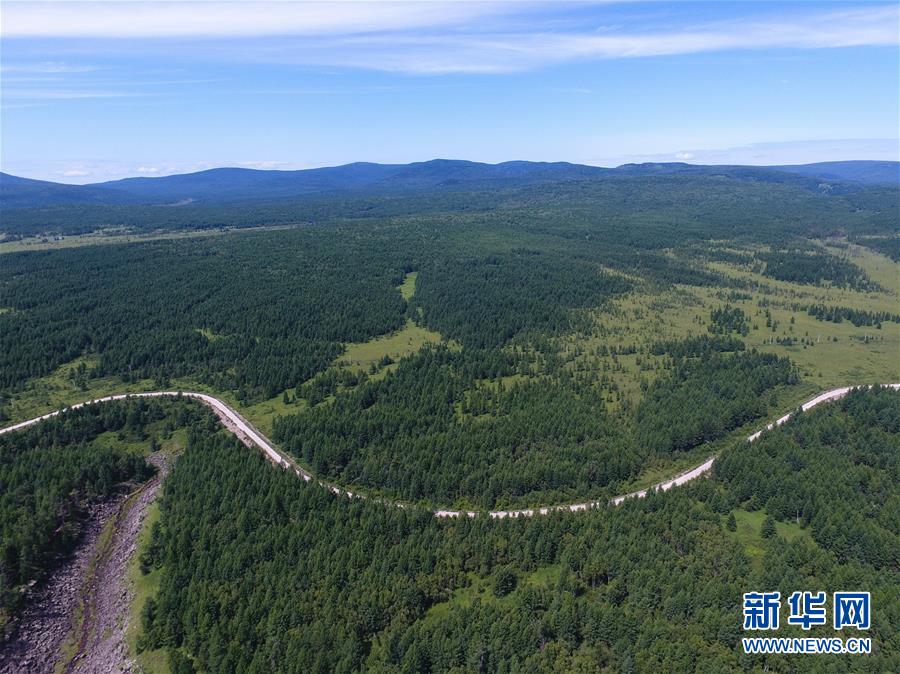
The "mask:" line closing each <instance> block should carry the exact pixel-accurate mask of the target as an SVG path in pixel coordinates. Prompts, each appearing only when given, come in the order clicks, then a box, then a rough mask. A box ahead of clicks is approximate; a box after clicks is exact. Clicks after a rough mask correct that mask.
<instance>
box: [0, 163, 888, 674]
mask: <svg viewBox="0 0 900 674" xmlns="http://www.w3.org/2000/svg"><path fill="white" fill-rule="evenodd" d="M726 173H727V172H726ZM755 175H756V174H754V173H753V172H751V173H750V174H748V175H743V176H735V175H731V174H723V175H715V176H697V175H675V176H640V177H630V178H626V177H616V178H615V179H610V180H604V181H578V180H575V181H570V182H566V183H559V184H541V185H532V186H527V187H522V188H516V189H502V190H493V191H489V190H486V191H478V190H476V191H462V190H460V191H455V190H451V189H448V190H446V191H443V192H440V193H437V194H404V195H385V194H380V195H374V194H373V195H362V194H354V195H347V196H344V197H335V196H331V197H326V196H317V197H310V198H309V199H307V200H305V201H304V202H303V203H302V204H296V203H292V202H278V203H269V204H260V203H249V202H248V203H244V202H241V203H236V204H233V205H229V206H228V207H224V206H222V207H219V206H214V205H197V206H196V207H194V206H191V207H185V208H183V209H182V208H181V207H178V208H172V207H161V206H121V207H120V206H102V207H101V206H78V207H66V208H59V207H48V208H44V209H35V210H34V211H29V212H27V213H16V212H11V213H10V215H11V217H12V216H14V217H12V219H7V217H6V215H7V213H8V211H7V212H4V221H5V222H7V221H8V222H12V223H14V230H15V231H11V232H9V233H10V234H12V235H13V238H15V237H18V236H29V235H33V234H35V233H41V232H57V231H59V232H65V234H66V236H67V237H68V236H69V235H72V234H77V233H79V232H86V231H93V230H95V229H97V228H102V227H105V226H110V227H125V228H126V229H130V231H132V233H134V232H135V231H137V232H150V233H152V236H148V237H147V238H146V240H144V239H141V240H139V241H137V242H131V243H119V242H118V241H119V239H117V238H116V234H115V233H113V232H107V234H108V236H95V237H85V238H83V239H82V238H80V237H74V238H73V240H72V241H69V240H68V239H67V240H65V241H63V242H58V243H60V244H65V245H66V246H69V245H71V247H63V246H62V245H60V246H59V247H54V242H52V241H49V242H44V241H40V240H37V241H31V240H28V241H25V242H19V241H6V242H2V243H0V420H2V421H3V422H4V425H7V423H14V422H17V421H21V420H23V419H27V418H30V417H34V416H37V415H39V414H43V413H46V412H49V411H52V410H53V409H57V408H60V407H63V406H65V405H68V404H72V403H75V402H81V401H83V400H87V399H89V398H93V397H99V396H101V395H109V394H111V393H120V392H123V391H152V390H160V389H165V390H197V391H205V392H209V393H211V394H213V395H216V396H217V397H220V398H221V399H222V400H224V401H226V402H227V403H228V404H229V405H231V406H233V407H234V409H235V410H237V411H238V412H239V413H240V414H241V415H243V416H244V417H245V418H247V419H248V420H249V421H250V422H251V423H252V424H254V425H255V426H256V427H257V428H258V429H260V431H261V432H263V433H265V434H267V435H268V436H269V437H271V438H272V440H273V441H274V442H275V443H276V444H277V445H278V446H279V448H280V449H281V450H283V451H285V452H286V453H287V454H290V455H291V456H292V457H293V458H294V459H296V461H297V462H298V463H299V465H301V466H303V467H304V468H305V469H307V470H309V471H310V472H311V473H313V474H314V475H315V476H316V477H318V478H322V479H325V480H328V481H330V482H332V483H334V484H337V485H340V486H341V487H344V488H350V489H352V490H354V491H357V490H358V491H360V492H362V493H364V494H366V495H367V496H369V497H370V498H368V499H366V500H353V501H350V500H348V499H346V498H343V497H338V496H335V495H334V494H332V493H331V492H329V491H327V490H325V489H321V488H319V487H318V486H316V485H315V483H312V484H304V482H303V481H302V480H299V479H297V477H296V476H295V475H293V474H292V473H291V472H285V471H281V470H276V469H274V468H272V467H271V466H270V465H267V464H266V463H264V461H263V459H261V458H260V457H259V456H258V455H257V454H256V453H255V452H253V451H248V449H247V448H246V447H244V446H243V445H242V444H240V443H239V442H238V441H237V440H236V439H235V438H234V437H232V436H230V435H228V434H227V433H225V432H224V431H222V430H221V429H220V427H219V425H218V424H217V423H216V421H215V418H214V417H213V416H212V415H211V414H210V413H208V412H207V411H204V410H203V408H201V407H200V406H199V405H198V404H197V403H195V402H190V401H169V402H163V401H153V402H151V401H130V402H121V403H110V404H105V405H100V406H96V407H88V408H84V409H82V410H79V411H76V412H69V413H66V414H63V415H61V416H59V417H55V418H53V419H51V420H49V421H46V422H43V423H41V424H38V425H36V426H34V427H31V428H29V429H27V430H24V431H20V432H16V433H10V434H7V435H2V436H0V534H2V540H0V552H2V557H0V564H2V567H0V600H2V606H0V618H5V617H7V616H9V615H11V614H15V613H16V612H17V611H20V610H21V608H22V606H23V602H24V601H25V598H26V596H27V595H26V593H23V592H20V589H21V588H22V587H23V586H28V585H29V584H30V583H32V582H37V583H40V582H42V581H44V580H45V579H46V578H47V577H48V576H49V574H51V573H52V572H53V570H54V569H55V568H57V567H58V566H59V565H60V563H62V562H63V561H65V560H66V559H68V558H69V556H70V555H71V552H72V550H73V549H74V546H75V545H77V544H78V542H79V540H80V538H79V537H80V533H81V531H82V529H83V523H84V518H85V516H86V515H87V514H88V513H89V512H90V509H91V507H92V506H93V505H94V504H96V503H98V502H100V501H102V500H103V499H109V498H111V497H114V496H116V495H120V494H121V493H122V490H123V489H124V488H126V487H135V486H136V485H137V484H139V483H140V482H141V481H143V480H146V479H147V478H148V476H149V475H151V473H152V469H151V468H150V467H149V466H148V465H147V464H146V463H145V460H144V458H143V457H142V456H141V455H142V453H143V450H141V449H136V447H138V446H140V447H143V445H142V444H141V443H144V444H146V442H148V441H150V440H153V441H154V442H155V441H156V440H158V439H159V438H161V437H163V436H165V435H167V434H171V433H172V432H175V431H176V429H181V430H178V431H177V432H178V433H182V434H186V437H187V438H188V439H187V445H188V448H187V450H186V451H185V453H184V454H183V455H182V456H181V457H180V458H178V459H177V461H176V462H175V468H174V471H173V473H172V474H171V475H170V476H169V477H168V478H167V481H166V484H165V493H164V497H163V499H162V501H161V516H160V519H159V520H158V522H157V523H156V525H154V526H153V527H152V535H151V534H150V533H149V532H150V531H151V529H150V528H149V527H148V529H147V531H146V532H145V535H146V536H147V537H148V538H149V539H150V540H149V542H148V543H147V545H145V546H143V547H142V549H141V550H140V562H141V566H142V567H143V569H144V571H148V572H153V573H154V575H153V578H154V579H155V580H154V582H158V583H159V589H158V591H155V590H154V592H152V593H150V595H151V597H150V599H149V600H148V601H147V602H146V604H145V605H142V607H141V611H142V613H143V618H142V621H141V624H142V628H141V635H140V639H139V640H138V642H137V647H138V648H140V649H142V651H143V652H144V653H154V654H155V655H156V659H157V660H158V661H160V662H164V661H167V662H168V667H169V669H168V671H171V672H191V671H198V672H199V671H206V672H231V671H241V672H270V671H295V672H304V673H305V672H331V671H339V672H340V671H346V672H349V671H375V672H423V671H435V672H454V673H459V672H469V671H472V672H476V671H479V672H498V673H499V672H509V673H513V672H544V671H546V672H569V671H574V672H578V671H583V672H593V671H609V672H648V671H698V672H726V671H728V672H730V671H748V672H749V671H776V672H787V671H794V670H793V669H792V667H794V664H795V662H796V661H795V660H791V659H784V658H780V659H779V658H775V657H772V658H763V657H749V656H744V655H742V654H741V653H740V646H739V638H740V636H741V631H740V624H741V622H740V618H741V615H740V604H739V598H740V594H741V593H742V592H745V591H749V590H751V589H754V588H758V589H765V590H769V589H780V590H781V591H782V592H783V593H785V592H790V591H793V590H795V589H817V588H821V589H826V590H828V591H834V590H836V589H857V588H858V589H868V590H871V591H872V593H873V603H874V605H875V616H876V617H875V621H876V624H875V625H874V628H873V630H872V632H871V636H872V637H873V639H874V640H875V644H876V650H875V653H874V654H873V655H872V656H871V657H866V658H858V659H855V660H851V659H842V658H835V659H833V660H830V661H829V663H832V664H829V665H828V666H827V667H825V666H824V665H823V669H822V671H832V669H829V667H831V668H833V671H849V670H853V669H854V668H855V669H860V670H862V671H872V672H875V671H879V672H880V671H892V670H896V669H900V662H898V660H897V655H896V652H897V649H896V648H894V646H895V645H896V643H897V639H898V634H897V629H896V623H897V620H895V619H894V618H895V616H894V613H896V611H895V610H894V606H895V605H896V601H895V599H896V598H895V597H893V595H891V592H892V591H893V590H892V589H893V588H895V587H896V585H897V566H898V559H897V552H896V551H897V549H898V545H900V541H898V535H900V532H898V527H897V517H896V514H897V513H896V511H897V486H896V485H897V479H898V467H897V461H898V457H900V427H898V426H897V419H898V418H900V407H898V398H900V396H898V395H897V394H896V393H890V392H886V391H871V392H859V393H855V394H853V395H852V396H850V397H848V398H847V399H846V400H844V401H842V402H840V403H836V404H834V405H831V406H829V407H826V408H822V409H819V408H817V409H816V410H815V411H813V412H811V413H809V414H803V415H800V416H799V418H797V419H796V420H795V421H792V422H791V423H790V424H788V425H787V426H785V427H784V428H781V429H779V430H778V431H776V432H773V433H771V434H768V435H766V436H765V437H764V438H763V439H762V440H761V441H760V442H759V443H757V444H754V445H751V446H748V445H746V444H744V443H743V442H739V438H741V437H743V436H746V435H747V434H748V433H750V432H751V431H752V430H756V429H757V428H759V427H761V426H763V425H764V424H765V423H766V422H768V421H770V420H771V419H773V418H777V417H778V416H781V415H782V414H784V413H785V412H788V411H790V410H791V408H792V407H793V406H796V405H797V404H799V403H800V402H801V401H803V400H805V399H807V398H809V397H811V396H812V395H814V394H816V393H818V392H820V391H823V390H827V389H828V388H834V387H837V386H844V385H848V384H860V383H869V382H874V381H877V382H888V381H900V371H898V369H897V362H896V353H897V349H898V347H900V331H898V328H900V324H898V319H900V317H898V314H897V309H896V307H897V298H898V288H897V287H896V262H895V261H892V257H891V256H892V255H893V258H894V260H895V259H896V255H894V252H895V251H894V248H895V246H894V243H892V242H895V241H896V233H897V229H898V224H897V219H896V209H895V208H893V206H894V205H895V204H896V190H895V189H889V188H863V187H853V188H851V187H849V186H845V188H846V189H843V188H842V189H835V190H832V191H823V190H820V189H818V187H817V186H816V183H815V182H813V184H810V183H809V181H805V180H806V179H804V181H805V182H804V181H799V182H798V181H797V180H785V181H783V182H764V181H762V180H761V179H760V180H757V177H758V176H757V177H754V176H755ZM274 225H277V226H279V227H278V228H272V227H271V226H274ZM230 227H236V228H239V229H242V230H243V229H244V228H254V229H253V230H252V231H230V230H229V231H215V230H217V229H219V228H230ZM174 230H177V232H175V231H174ZM196 230H203V231H201V232H198V231H196ZM116 231H120V230H116ZM19 244H21V245H22V246H23V248H24V249H23V250H19V249H15V248H10V246H14V245H19ZM4 246H6V247H7V248H4ZM151 427H152V429H153V430H152V431H150V430H147V429H148V428H151ZM715 453H720V455H719V458H718V459H717V461H716V464H715V472H714V475H713V476H712V477H711V478H710V479H704V480H700V481H698V482H696V483H692V484H690V485H687V486H685V487H683V488H679V489H675V490H672V491H670V492H666V493H665V494H659V495H651V496H650V497H648V498H647V499H645V500H642V501H633V502H632V501H629V502H627V503H626V504H624V505H623V506H621V507H618V508H607V507H600V508H597V509H596V510H595V511H592V512H587V513H579V514H563V513H556V514H553V515H551V516H547V517H539V518H535V519H528V520H524V519H520V520H515V521H510V520H503V521H494V520H490V519H489V518H487V517H476V518H472V519H468V518H466V519H462V520H456V521H453V520H451V521H441V520H438V519H436V518H434V517H433V516H432V513H431V510H430V509H434V508H465V509H472V510H477V511H484V510H488V509H500V508H508V507H527V506H535V505H548V504H561V503H577V502H583V501H587V500H594V499H596V500H599V501H601V502H603V501H605V499H607V498H608V497H612V496H615V495H617V494H621V493H625V492H630V491H633V490H637V489H641V488H644V487H647V486H648V485H651V484H654V483H656V482H659V481H660V480H663V479H666V478H670V477H672V476H673V475H675V474H677V473H679V472H681V471H683V470H685V469H689V468H692V467H694V466H696V465H698V464H699V463H701V462H702V461H705V460H706V459H708V458H709V457H710V456H711V455H713V454H715ZM384 501H388V503H385V502H384ZM394 501H397V502H400V503H402V505H403V506H404V507H402V508H400V507H396V505H391V503H390V502H394ZM892 597H893V598H892ZM892 602H893V603H892ZM788 633H789V634H790V633H791V632H790V630H788ZM810 662H812V661H810ZM817 666H818V665H814V666H813V669H815V667H817ZM162 671H166V670H162Z"/></svg>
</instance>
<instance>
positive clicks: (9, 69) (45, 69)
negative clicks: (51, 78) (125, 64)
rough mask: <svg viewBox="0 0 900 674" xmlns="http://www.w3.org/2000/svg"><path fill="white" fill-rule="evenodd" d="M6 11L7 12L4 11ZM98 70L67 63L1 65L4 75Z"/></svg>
mask: <svg viewBox="0 0 900 674" xmlns="http://www.w3.org/2000/svg"><path fill="white" fill-rule="evenodd" d="M4 11H5V10H4ZM95 70H98V68H97V67H96V66H91V65H79V64H74V63H65V62H63V61H42V62H39V63H4V64H3V65H0V72H3V73H33V74H36V75H39V74H51V75H52V74H59V73H90V72H94V71H95Z"/></svg>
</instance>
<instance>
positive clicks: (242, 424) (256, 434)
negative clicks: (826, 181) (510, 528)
mask: <svg viewBox="0 0 900 674" xmlns="http://www.w3.org/2000/svg"><path fill="white" fill-rule="evenodd" d="M883 386H887V387H890V388H893V389H895V390H900V383H898V384H884V385H883ZM865 387H866V385H863V386H844V387H842V388H836V389H832V390H830V391H825V392H824V393H821V394H819V395H817V396H816V397H815V398H812V399H811V400H808V401H806V402H805V403H803V405H801V406H800V407H801V409H802V410H803V411H806V410H809V409H811V408H813V407H815V406H816V405H820V404H821V403H824V402H830V401H832V400H838V399H839V398H843V397H844V396H845V395H847V393H848V392H850V391H852V390H853V389H856V388H865ZM178 396H182V397H185V398H195V399H197V400H199V401H200V402H202V403H203V404H205V405H207V406H208V407H210V408H211V409H212V410H213V412H215V414H216V416H217V417H219V420H220V421H221V422H222V424H223V425H224V426H225V427H226V428H227V429H228V430H229V431H230V432H232V433H234V435H235V436H237V437H238V438H239V439H240V440H241V441H242V442H243V443H244V444H245V445H247V446H248V447H252V446H255V447H257V448H259V449H260V450H261V451H262V452H263V454H264V455H265V456H266V458H267V459H269V461H271V462H272V463H274V464H277V465H279V466H281V467H282V468H284V469H285V470H293V471H294V473H295V474H296V475H297V477H301V478H303V479H304V480H305V481H306V482H310V481H312V480H315V477H314V476H313V475H311V474H310V473H309V472H308V471H306V470H304V469H303V468H302V467H301V466H300V465H298V464H297V462H296V461H294V460H293V459H292V458H290V457H289V456H287V455H285V454H282V453H281V452H279V451H278V450H277V449H276V448H275V446H274V445H273V443H272V442H271V441H270V440H269V439H268V438H266V436H265V435H263V434H262V433H261V432H260V431H259V430H257V429H256V428H255V427H254V426H253V424H251V423H250V422H249V421H247V420H246V419H245V418H244V417H242V416H241V415H240V414H238V412H236V411H235V410H234V409H233V408H231V407H230V406H228V405H227V404H225V403H224V402H222V401H221V400H219V399H218V398H216V397H214V396H211V395H208V394H206V393H195V392H191V391H152V392H147V393H121V394H118V395H111V396H106V397H105V398H96V399H94V400H87V401H85V402H83V403H78V404H77V405H72V406H70V407H67V408H64V409H63V410H57V411H55V412H50V413H49V414H44V415H43V416H40V417H35V418H34V419H29V420H28V421H23V422H21V423H18V424H14V425H12V426H7V427H6V428H2V429H0V435H2V434H3V433H11V432H13V431H17V430H20V429H22V428H27V427H28V426H32V425H34V424H37V423H40V422H41V421H44V420H45V419H50V418H51V417H55V416H56V415H57V414H59V413H60V412H65V411H68V410H74V409H78V408H79V407H84V406H85V405H96V404H97V403H103V402H108V401H111V400H124V399H126V398H159V397H178ZM792 415H793V413H788V414H785V415H784V416H783V417H781V418H780V419H778V420H776V421H774V422H772V423H771V424H769V425H768V426H766V427H765V428H763V429H761V430H758V431H756V432H755V433H753V434H752V435H750V436H748V437H747V442H753V441H754V440H756V439H758V438H759V437H760V436H761V435H762V434H763V433H764V432H765V431H767V430H771V429H772V428H775V427H776V426H780V425H781V424H783V423H785V422H786V421H787V420H788V419H790V418H791V416H792ZM714 461H715V456H712V457H710V458H709V459H707V460H706V461H704V462H703V463H701V464H700V465H699V466H695V467H694V468H691V469H690V470H687V471H685V472H683V473H680V474H678V475H676V476H675V477H672V478H670V479H668V480H665V481H663V482H658V483H657V484H655V485H653V486H651V487H649V488H647V489H641V490H640V491H634V492H631V493H629V494H623V495H621V496H616V497H615V498H613V499H611V500H610V501H609V503H611V504H612V505H619V504H620V503H622V502H623V501H625V500H626V499H629V498H643V497H644V496H646V495H647V493H648V492H649V491H660V490H661V491H667V490H669V489H671V488H672V487H677V486H678V485H682V484H684V483H686V482H690V481H691V480H693V479H695V478H698V477H700V476H701V475H704V474H705V473H707V472H709V470H710V469H711V468H712V466H713V462H714ZM317 482H318V484H320V485H321V486H323V487H325V488H326V489H330V490H331V491H332V492H334V493H335V494H340V495H343V496H348V497H350V498H365V497H364V496H363V495H362V494H358V493H354V492H351V491H348V490H346V489H343V488H341V487H338V486H336V485H333V484H329V483H327V482H322V481H321V480H317ZM603 503H604V502H603V501H587V502H585V503H574V504H571V505H552V506H545V507H541V508H524V509H522V510H493V511H490V512H489V513H488V514H489V515H490V516H491V517H493V518H495V519H504V518H506V517H533V516H535V515H547V514H550V513H552V512H559V511H566V510H568V511H570V512H580V511H584V510H589V509H591V508H595V507H597V506H600V505H603ZM395 505H397V506H398V507H405V506H403V505H402V504H395ZM479 514H480V513H479V512H477V511H472V510H435V511H434V515H435V517H462V516H467V517H476V516H477V515H479Z"/></svg>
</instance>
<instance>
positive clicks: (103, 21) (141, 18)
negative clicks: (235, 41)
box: [2, 0, 528, 38]
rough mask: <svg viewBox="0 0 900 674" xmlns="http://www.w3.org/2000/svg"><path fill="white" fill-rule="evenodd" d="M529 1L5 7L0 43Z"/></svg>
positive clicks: (428, 15) (263, 30) (404, 20)
mask: <svg viewBox="0 0 900 674" xmlns="http://www.w3.org/2000/svg"><path fill="white" fill-rule="evenodd" d="M527 4H528V3H522V2H514V1H512V0H507V1H505V2H504V1H500V2H497V1H494V2H450V1H447V0H444V1H431V2H411V1H396V0H395V1H393V2H352V1H347V2H341V1H334V0H332V1H330V2H321V1H320V2H293V1H290V0H275V1H272V0H262V1H257V2H248V1H241V0H231V1H225V2H221V1H216V2H212V1H210V2H196V1H194V2H177V1H176V2H171V1H162V2H159V1H157V2H139V1H135V2H131V1H127V0H115V1H98V2H93V1H89V2H80V1H77V0H75V1H69V2H9V3H5V4H4V21H3V27H2V34H3V35H4V36H5V37H111V38H138V37H204V36H205V37H223V36H225V37H237V36H244V37H248V36H264V35H335V34H351V33H365V32H377V31H398V30H411V29H422V28H427V27H433V26H452V25H457V24H464V23H467V22H469V21H472V20H474V19H478V18H483V17H486V16H492V15H496V14H503V13H509V12H510V11H513V10H515V9H517V6H519V7H518V8H521V6H525V5H527Z"/></svg>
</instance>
